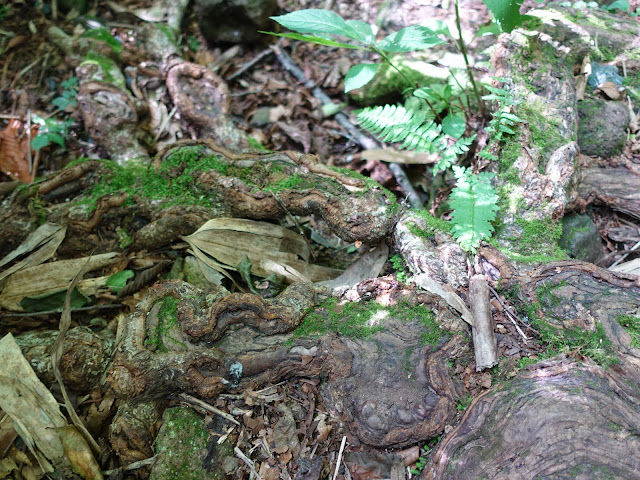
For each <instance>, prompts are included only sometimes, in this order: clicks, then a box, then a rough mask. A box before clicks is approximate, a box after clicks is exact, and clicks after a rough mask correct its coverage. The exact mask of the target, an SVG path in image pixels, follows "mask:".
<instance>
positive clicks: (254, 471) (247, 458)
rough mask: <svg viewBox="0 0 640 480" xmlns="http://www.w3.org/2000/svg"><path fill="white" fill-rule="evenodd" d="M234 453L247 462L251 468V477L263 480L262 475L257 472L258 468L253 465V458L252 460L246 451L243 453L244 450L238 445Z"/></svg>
mask: <svg viewBox="0 0 640 480" xmlns="http://www.w3.org/2000/svg"><path fill="white" fill-rule="evenodd" d="M233 451H234V453H235V454H236V455H237V457H238V458H239V459H240V460H242V461H243V462H244V463H246V464H247V465H248V466H249V468H250V469H251V475H250V477H249V478H250V479H252V478H254V477H257V478H258V480H262V478H260V475H258V472H256V468H255V467H254V466H253V465H254V464H253V460H251V459H250V458H249V457H247V456H246V455H245V454H244V453H242V450H240V449H239V448H238V447H235V448H234V449H233Z"/></svg>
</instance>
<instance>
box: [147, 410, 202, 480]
mask: <svg viewBox="0 0 640 480" xmlns="http://www.w3.org/2000/svg"><path fill="white" fill-rule="evenodd" d="M161 434H162V436H163V437H164V440H163V442H162V443H161V444H160V445H158V447H157V451H156V454H157V455H158V456H159V458H161V461H160V462H159V463H158V464H156V465H154V471H157V473H158V474H159V475H160V476H161V477H162V478H180V479H184V480H198V479H200V478H202V475H203V472H204V468H198V465H197V463H198V462H199V461H200V460H199V459H204V455H203V452H205V451H206V449H207V442H208V440H209V432H208V431H207V428H206V427H205V424H204V419H203V418H202V416H201V415H199V414H198V413H197V412H195V411H194V410H193V409H191V408H186V407H174V408H170V409H168V410H167V411H165V413H164V415H163V426H162V432H161ZM174 442H179V448H177V449H175V450H174V449H173V448H172V444H173V443H174ZM194 462H196V463H195V464H194ZM154 473H155V472H154Z"/></svg>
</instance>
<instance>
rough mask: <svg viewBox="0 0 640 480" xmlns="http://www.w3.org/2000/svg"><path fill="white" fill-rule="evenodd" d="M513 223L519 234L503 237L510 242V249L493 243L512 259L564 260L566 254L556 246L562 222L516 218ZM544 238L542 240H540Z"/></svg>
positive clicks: (560, 233)
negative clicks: (518, 229)
mask: <svg viewBox="0 0 640 480" xmlns="http://www.w3.org/2000/svg"><path fill="white" fill-rule="evenodd" d="M515 223H516V224H517V225H518V226H519V227H520V230H521V233H520V234H519V235H512V236H509V237H505V239H506V240H507V241H509V242H510V243H512V245H513V247H512V249H507V248H504V247H502V246H499V245H497V244H496V243H495V242H494V245H496V246H497V247H498V249H499V250H500V251H501V252H502V253H504V254H505V255H507V256H508V257H509V258H511V259H512V260H515V261H518V262H524V263H539V262H550V261H554V260H564V259H566V258H567V255H566V253H565V251H564V250H562V248H560V247H559V246H558V241H559V240H560V237H561V236H562V224H561V223H560V222H554V221H553V220H551V219H550V218H549V219H544V220H525V219H524V218H516V220H515ZM541 239H544V241H541Z"/></svg>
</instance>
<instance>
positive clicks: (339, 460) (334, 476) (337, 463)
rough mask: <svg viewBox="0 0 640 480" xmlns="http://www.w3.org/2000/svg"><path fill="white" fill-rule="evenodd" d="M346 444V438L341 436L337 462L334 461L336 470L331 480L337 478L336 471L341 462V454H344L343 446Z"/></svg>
mask: <svg viewBox="0 0 640 480" xmlns="http://www.w3.org/2000/svg"><path fill="white" fill-rule="evenodd" d="M346 443H347V436H346V435H343V436H342V443H340V450H339V451H338V460H337V461H336V469H335V470H334V472H333V479H332V480H336V477H337V476H338V470H340V463H341V462H342V452H344V446H345V445H346Z"/></svg>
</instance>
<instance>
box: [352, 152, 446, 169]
mask: <svg viewBox="0 0 640 480" xmlns="http://www.w3.org/2000/svg"><path fill="white" fill-rule="evenodd" d="M360 156H361V157H362V159H363V160H378V161H381V162H389V163H401V164H404V165H430V164H433V163H436V162H438V161H439V160H440V156H439V155H438V154H437V153H418V152H402V151H400V150H396V149H393V148H375V149H372V150H363V151H362V153H361V154H360Z"/></svg>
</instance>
